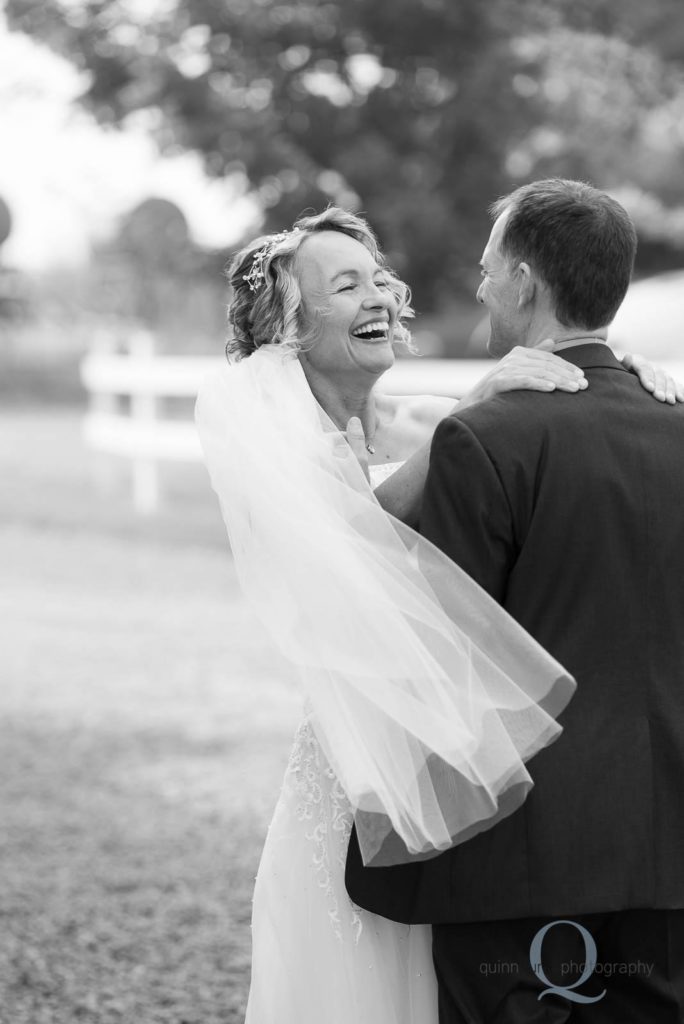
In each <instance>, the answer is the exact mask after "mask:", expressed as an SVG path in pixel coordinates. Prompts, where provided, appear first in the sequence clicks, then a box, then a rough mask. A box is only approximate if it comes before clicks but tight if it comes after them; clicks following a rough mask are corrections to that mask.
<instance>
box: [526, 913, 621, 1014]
mask: <svg viewBox="0 0 684 1024" xmlns="http://www.w3.org/2000/svg"><path fill="white" fill-rule="evenodd" d="M557 924H569V925H572V927H573V928H576V929H577V931H578V932H579V933H580V934H581V936H582V938H583V939H584V970H583V971H582V976H581V977H580V978H578V980H577V981H576V982H575V983H574V984H572V985H554V984H553V983H552V982H550V981H549V979H548V978H547V977H546V974H545V973H544V968H543V967H542V944H543V942H544V936H545V935H546V933H547V932H548V931H549V930H550V929H551V928H553V927H554V925H557ZM530 966H531V967H532V970H533V971H534V973H535V974H536V975H537V977H538V978H539V980H540V981H543V982H544V984H545V985H548V986H549V987H548V988H545V989H544V991H543V992H540V993H539V996H538V999H542V998H543V997H544V996H547V995H548V994H549V993H550V992H551V993H553V995H556V996H563V997H564V998H565V999H569V1000H570V1002H572V1003H598V1001H599V999H603V997H604V996H605V994H606V990H605V988H604V990H603V992H602V993H601V995H600V996H585V995H582V993H581V992H575V991H574V990H575V989H576V988H578V987H579V986H580V985H583V984H584V982H585V981H587V980H588V979H589V978H590V977H591V975H592V974H593V973H594V968H595V967H596V943H595V942H594V939H593V936H592V935H591V933H590V932H588V931H587V929H586V928H583V927H582V925H581V924H578V923H577V921H567V920H559V921H551V922H550V923H549V924H546V925H544V927H543V928H540V929H539V931H538V932H537V934H536V935H535V936H534V938H533V939H532V945H531V946H530Z"/></svg>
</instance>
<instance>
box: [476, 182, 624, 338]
mask: <svg viewBox="0 0 684 1024" xmlns="http://www.w3.org/2000/svg"><path fill="white" fill-rule="evenodd" d="M507 211H508V212H509V216H508V218H507V220H506V223H505V226H504V231H503V236H502V239H501V243H500V251H501V254H502V255H503V256H504V258H505V259H508V260H515V261H516V262H525V263H529V265H530V266H531V267H532V268H533V269H534V270H535V271H536V272H537V273H538V274H539V275H540V277H541V278H542V279H543V280H544V281H545V282H546V284H547V285H548V286H549V288H550V290H551V294H552V296H553V298H554V301H555V306H556V309H555V314H556V317H557V319H558V320H559V321H560V323H562V324H564V325H566V326H568V327H570V326H577V327H581V328H582V329H584V330H589V331H591V330H596V329H598V328H599V327H603V326H605V325H606V324H609V323H610V322H611V321H612V320H613V318H614V316H615V314H616V313H617V311H618V308H619V306H620V303H621V302H622V300H623V299H624V297H625V292H626V291H627V287H628V285H629V282H630V278H631V276H632V269H633V267H634V256H635V254H636V246H637V235H636V230H635V228H634V224H633V223H632V220H631V218H630V216H629V214H628V213H627V211H626V210H625V209H624V207H622V206H620V204H619V203H618V202H616V200H615V199H611V197H610V196H609V195H607V194H606V193H605V192H601V191H600V190H599V189H597V188H593V187H592V186H591V185H586V184H585V183H584V182H581V181H568V180H566V179H563V178H547V179H545V180H543V181H533V182H531V184H529V185H523V186H522V187H521V188H518V189H516V190H515V191H514V192H511V193H510V194H509V195H507V196H504V197H503V198H502V199H499V200H498V201H497V202H496V203H494V204H493V205H492V207H491V211H490V212H491V214H492V216H493V217H494V218H495V219H496V218H497V217H499V216H500V215H501V214H502V213H505V212H507Z"/></svg>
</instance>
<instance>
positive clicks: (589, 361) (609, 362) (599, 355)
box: [556, 341, 628, 373]
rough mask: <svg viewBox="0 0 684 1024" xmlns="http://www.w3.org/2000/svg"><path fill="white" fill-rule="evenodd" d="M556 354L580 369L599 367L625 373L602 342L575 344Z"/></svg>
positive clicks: (614, 356) (612, 353) (617, 360)
mask: <svg viewBox="0 0 684 1024" xmlns="http://www.w3.org/2000/svg"><path fill="white" fill-rule="evenodd" d="M556 355H558V356H560V358H561V359H567V361H568V362H569V363H572V364H573V365H574V366H579V367H580V369H582V370H588V369H592V368H595V367H601V368H603V369H606V370H622V371H623V373H627V372H628V371H627V370H625V368H624V366H623V365H622V363H621V362H620V360H619V359H618V357H617V356H616V355H615V353H614V352H613V351H612V349H610V348H608V346H607V345H606V344H605V343H604V342H600V341H590V342H588V343H587V344H586V345H575V346H573V347H572V348H562V349H561V350H560V352H557V353H556Z"/></svg>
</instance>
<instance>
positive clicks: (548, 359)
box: [458, 341, 587, 409]
mask: <svg viewBox="0 0 684 1024" xmlns="http://www.w3.org/2000/svg"><path fill="white" fill-rule="evenodd" d="M552 346H553V341H543V342H542V343H541V345H539V346H538V347H537V348H523V347H522V346H519V345H518V346H516V347H515V348H513V349H511V351H510V352H509V353H508V354H507V355H505V356H504V357H503V359H501V360H499V362H498V363H497V364H496V365H495V366H494V367H493V368H492V369H491V370H490V371H489V373H487V374H485V376H484V377H483V378H482V380H480V381H478V382H477V384H476V385H475V387H474V388H472V390H471V391H469V392H468V393H467V394H466V395H464V396H463V398H462V399H461V401H460V402H459V404H458V408H459V409H464V408H465V407H466V406H468V405H473V404H474V403H475V402H481V401H483V399H486V398H492V396H493V395H497V394H499V392H501V391H518V390H521V389H524V390H527V391H569V392H577V391H583V390H584V389H585V388H586V387H587V379H586V377H585V376H584V372H583V370H581V369H580V368H579V367H578V366H573V364H572V363H569V362H568V361H567V359H561V357H560V356H556V355H554V354H553V352H551V351H550V349H551V347H552Z"/></svg>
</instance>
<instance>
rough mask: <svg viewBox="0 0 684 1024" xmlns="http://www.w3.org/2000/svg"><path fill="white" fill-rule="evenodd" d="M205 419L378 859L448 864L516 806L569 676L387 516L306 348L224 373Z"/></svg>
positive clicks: (252, 596) (271, 351)
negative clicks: (452, 854) (308, 364)
mask: <svg viewBox="0 0 684 1024" xmlns="http://www.w3.org/2000/svg"><path fill="white" fill-rule="evenodd" d="M196 419H197V426H198V430H199V435H200V439H201V442H202V446H203V449H204V453H205V457H206V462H207V466H208V469H209V473H210V476H211V481H212V485H213V487H214V489H215V490H216V492H217V494H218V497H219V501H220V505H221V509H222V513H223V517H224V520H225V523H226V527H227V530H228V535H229V539H230V544H231V549H232V554H233V558H234V560H235V566H236V571H237V574H238V577H239V579H240V582H241V585H242V587H243V590H244V593H245V595H246V597H247V598H248V600H249V601H250V603H251V605H252V606H253V608H254V610H255V612H256V613H257V615H258V617H259V619H260V621H261V623H262V625H263V628H264V630H265V631H267V632H268V633H269V634H270V636H271V637H272V638H273V639H274V640H275V642H276V644H277V645H278V647H279V648H280V650H281V651H282V653H283V654H284V655H285V657H286V658H288V659H290V661H292V662H293V663H294V664H295V665H296V666H297V668H298V677H299V681H300V685H301V688H302V691H303V694H304V695H305V696H306V698H307V699H308V701H309V702H310V705H311V707H312V708H313V711H314V716H315V723H316V733H317V737H318V740H319V742H320V744H321V746H322V748H323V751H324V753H325V755H326V757H327V759H328V761H329V762H330V764H331V766H332V768H333V769H334V771H335V773H336V774H337V776H338V778H339V780H340V782H341V784H342V786H343V787H344V789H345V791H346V793H347V795H348V797H349V799H350V802H351V805H352V807H353V808H354V812H355V821H356V826H357V833H358V838H359V845H360V848H361V853H362V857H363V860H364V863H366V864H377V865H385V864H392V863H398V862H401V861H407V860H410V859H412V858H425V857H430V856H435V855H436V854H437V853H439V852H440V851H442V850H445V849H447V848H449V847H450V846H453V845H454V844H456V843H458V842H462V841H464V840H465V839H468V838H470V837H471V836H472V835H474V834H476V833H477V832H479V831H481V830H483V829H485V828H489V827H491V825H493V824H494V823H495V822H496V821H497V820H499V819H500V818H502V817H504V816H506V815H507V814H510V813H511V812H512V811H513V810H515V808H516V807H518V806H519V805H520V803H521V802H522V801H523V800H524V799H525V796H526V794H527V793H528V791H529V789H530V787H531V786H532V780H531V778H530V775H529V773H528V771H527V769H526V767H525V762H526V761H528V760H529V759H530V758H531V757H533V755H534V754H535V753H537V752H538V751H539V750H540V749H541V748H543V747H545V746H547V745H548V744H549V743H551V742H552V741H553V740H555V739H556V738H557V737H558V735H559V734H560V732H561V727H560V726H559V725H558V723H557V722H556V721H555V718H556V716H557V715H558V714H559V713H560V712H561V711H562V710H563V708H564V707H565V706H566V704H567V703H568V701H569V700H570V698H571V696H572V694H573V692H574V689H575V684H574V681H573V680H572V678H571V677H570V676H569V675H568V673H567V672H566V671H565V670H564V669H563V668H562V666H561V665H559V664H558V663H557V662H556V661H554V659H553V658H551V657H550V656H549V655H548V654H547V653H546V652H545V651H544V650H543V649H542V648H541V647H540V646H539V645H538V644H537V643H536V642H535V641H534V640H533V639H532V637H530V636H529V635H528V634H527V633H526V632H525V631H524V630H523V629H522V628H521V627H520V626H518V625H517V623H515V622H514V621H513V619H511V618H510V616H509V615H508V614H507V613H506V612H505V611H504V610H503V609H502V608H501V607H500V606H499V605H498V604H496V602H494V601H493V600H492V599H491V598H490V597H489V596H488V595H487V594H486V593H485V592H484V591H483V590H482V589H481V588H480V587H479V586H478V585H477V584H476V583H475V582H474V581H473V580H472V579H470V577H468V576H467V575H466V574H465V573H464V572H463V571H462V570H461V569H459V568H458V567H457V566H455V565H454V564H453V563H452V562H450V561H449V559H448V558H446V556H445V555H443V554H442V553H441V552H440V551H438V550H437V549H436V548H435V547H434V546H433V545H432V544H430V543H428V542H427V541H426V540H425V539H424V538H422V537H420V536H419V535H418V534H417V533H415V532H414V531H413V530H411V529H409V528H408V527H406V526H404V525H403V524H402V523H400V522H398V521H397V520H396V519H393V518H391V517H390V516H388V515H387V514H386V513H385V512H384V511H383V510H382V508H381V507H380V505H379V504H378V503H377V501H376V499H375V497H374V495H373V492H372V490H371V488H370V485H369V484H368V482H367V480H366V478H365V476H364V474H363V472H362V470H361V467H360V466H359V464H358V462H357V461H356V459H355V457H354V455H353V454H352V452H351V450H350V449H349V447H348V446H347V444H346V442H345V440H344V438H343V436H342V435H341V434H340V432H339V430H338V429H337V428H336V426H335V425H334V424H333V422H332V421H331V420H330V419H329V418H328V417H327V415H326V414H325V412H324V411H323V410H322V409H321V408H320V406H319V405H318V404H317V402H316V400H315V399H314V397H313V395H312V393H311V391H310V389H309V387H308V384H307V381H306V378H305V376H304V373H303V370H302V368H301V365H300V363H299V360H298V359H297V357H296V355H295V354H294V353H292V352H291V351H287V350H284V349H283V348H281V347H279V346H277V345H267V346H264V347H262V348H260V349H258V350H257V351H256V352H255V353H253V354H252V355H251V356H249V357H247V358H245V359H242V360H241V361H240V362H238V363H235V364H231V365H228V364H226V365H225V366H224V367H222V368H220V369H218V370H216V371H214V372H212V373H211V374H209V376H208V377H207V378H206V379H205V381H204V382H203V384H202V387H201V389H200V393H199V396H198V400H197V407H196ZM464 486H467V481H464Z"/></svg>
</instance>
